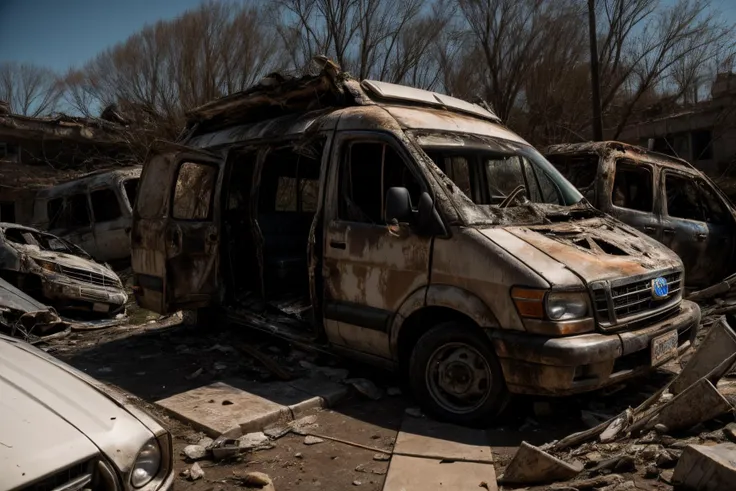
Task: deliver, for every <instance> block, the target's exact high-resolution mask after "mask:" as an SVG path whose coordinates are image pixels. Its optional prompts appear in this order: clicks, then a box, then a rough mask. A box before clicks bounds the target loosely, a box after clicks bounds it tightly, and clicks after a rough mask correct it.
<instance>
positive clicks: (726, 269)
mask: <svg viewBox="0 0 736 491" xmlns="http://www.w3.org/2000/svg"><path fill="white" fill-rule="evenodd" d="M544 153H545V155H546V156H547V157H548V158H549V160H550V161H552V163H553V164H555V166H556V167H557V168H558V169H559V170H560V171H561V172H563V174H565V175H566V177H568V178H569V179H570V180H572V181H573V182H575V184H576V185H578V187H579V188H581V192H583V194H585V196H586V198H588V200H589V201H590V202H591V204H593V205H594V206H595V207H596V208H598V209H600V210H601V211H603V212H605V213H608V214H610V215H611V216H614V217H616V218H618V219H619V220H621V221H622V222H624V223H626V224H628V225H630V226H631V227H634V228H635V229H637V230H639V231H640V232H641V233H643V234H646V235H648V236H649V237H651V238H653V239H656V240H657V241H659V242H661V243H663V244H664V245H666V246H667V247H669V248H670V249H672V250H674V251H675V252H676V253H677V254H678V255H679V256H680V258H681V259H682V261H683V263H684V265H685V272H686V279H687V285H688V287H704V286H708V285H710V284H713V283H714V282H717V281H719V280H720V279H722V278H723V277H725V276H728V274H730V273H731V272H733V270H734V269H735V268H736V258H735V257H734V247H736V210H734V208H733V205H732V204H731V202H730V201H729V200H728V198H727V197H726V196H725V195H724V194H723V193H722V192H721V191H720V189H719V188H718V186H717V185H715V184H714V183H713V182H712V181H711V180H710V179H709V178H708V177H707V176H706V175H705V174H704V173H702V172H700V171H699V170H697V169H695V168H694V167H693V166H691V165H690V164H688V163H687V162H686V161H684V160H681V159H677V158H674V157H670V156H667V155H663V154H659V153H656V152H651V151H647V150H645V149H643V148H640V147H636V146H633V145H628V144H624V143H619V142H588V143H576V144H562V145H553V146H551V147H548V148H547V149H545V150H544ZM617 171H618V173H619V174H622V176H623V177H622V176H619V177H618V178H617ZM634 171H639V172H641V173H643V174H641V175H643V176H646V178H645V179H644V180H642V181H640V182H639V183H638V185H639V186H640V187H646V188H648V189H649V192H650V193H651V199H650V200H646V201H645V202H644V203H642V202H634V200H633V199H631V197H630V196H621V192H622V191H626V189H627V188H626V187H625V186H626V185H627V182H626V181H625V179H626V176H627V174H626V173H628V175H629V176H630V175H633V174H632V172H634ZM583 175H585V176H587V177H585V178H583V177H582V176H583ZM592 177H595V179H594V181H592V182H591V184H590V185H583V183H584V182H587V181H588V180H591V178H592ZM576 180H578V181H577V182H576ZM668 182H669V183H670V184H669V187H668ZM690 183H694V184H695V186H694V187H693V188H692V191H693V192H695V193H699V194H698V196H694V197H693V198H692V199H694V200H695V201H696V202H695V203H691V202H689V201H687V198H680V196H681V195H677V194H674V193H676V192H678V189H681V188H682V187H683V186H689V185H690ZM636 184H637V183H635V184H629V189H633V188H631V186H633V185H636ZM687 192H688V193H689V192H690V190H688V191H687ZM668 193H669V194H668ZM699 197H700V198H699ZM677 200H684V201H681V202H682V203H685V204H687V205H689V206H687V207H686V208H691V209H693V211H687V210H681V209H676V210H673V209H671V208H673V207H674V205H679V202H678V201H677ZM700 200H702V203H699V202H698V201H700ZM700 206H702V207H703V210H702V213H700V214H701V215H702V216H699V217H696V216H693V215H695V214H696V213H697V212H696V211H694V209H696V208H698V207H700ZM680 208H682V206H680ZM691 213H692V215H691ZM682 215H688V216H684V217H683V216H682ZM714 258H718V259H717V260H714Z"/></svg>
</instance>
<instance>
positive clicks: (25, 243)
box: [0, 223, 128, 315]
mask: <svg viewBox="0 0 736 491" xmlns="http://www.w3.org/2000/svg"><path fill="white" fill-rule="evenodd" d="M0 276H2V277H3V278H5V279H6V280H7V281H9V282H10V283H11V284H13V285H15V286H16V287H18V288H19V289H21V290H22V291H24V292H26V293H28V294H29V295H31V296H33V297H35V298H37V299H39V300H42V301H45V302H47V303H49V304H51V305H53V306H54V307H56V308H57V309H58V310H60V311H62V310H76V311H84V312H94V313H98V314H104V315H115V314H117V313H119V312H121V311H122V310H124V309H125V302H126V301H127V300H128V296H127V294H126V293H125V290H124V288H123V284H122V282H121V281H120V278H119V277H118V276H117V275H116V274H115V272H114V271H112V270H111V269H110V268H108V267H107V266H105V265H102V264H98V263H96V262H94V261H93V260H92V258H91V257H90V256H89V255H88V254H87V253H86V252H84V251H83V250H82V249H80V248H79V247H77V246H75V245H73V244H71V243H69V242H67V241H65V240H64V239H61V238H59V237H56V236H54V235H51V234H49V233H46V232H40V231H38V230H36V229H33V228H30V227H24V226H21V225H15V224H11V223H0Z"/></svg>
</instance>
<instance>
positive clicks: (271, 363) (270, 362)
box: [238, 344, 294, 380]
mask: <svg viewBox="0 0 736 491" xmlns="http://www.w3.org/2000/svg"><path fill="white" fill-rule="evenodd" d="M238 349H239V350H240V351H242V352H243V353H245V354H247V355H250V356H252V357H253V358H255V359H256V360H258V361H259V362H260V363H261V364H262V365H263V366H264V367H266V369H267V370H268V371H269V372H271V373H273V374H274V375H275V376H276V377H277V378H279V379H280V380H292V379H293V378H294V375H292V374H291V372H289V371H288V370H286V369H285V368H283V367H282V366H281V365H279V364H278V363H277V362H276V361H275V360H274V359H273V358H271V357H270V356H268V355H267V354H265V353H262V352H261V351H259V350H258V349H256V348H255V347H253V346H251V345H249V344H239V345H238Z"/></svg>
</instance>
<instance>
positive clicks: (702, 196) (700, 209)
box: [664, 173, 727, 223]
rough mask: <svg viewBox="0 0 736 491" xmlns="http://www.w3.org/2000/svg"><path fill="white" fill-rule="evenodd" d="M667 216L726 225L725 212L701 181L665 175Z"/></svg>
mask: <svg viewBox="0 0 736 491" xmlns="http://www.w3.org/2000/svg"><path fill="white" fill-rule="evenodd" d="M664 186H665V192H666V194H667V214H668V215H669V216H671V217H676V218H684V219H686V220H696V221H698V222H706V223H725V222H726V221H727V217H726V213H725V210H724V209H723V206H721V204H720V203H719V201H718V199H717V198H716V196H715V195H714V194H713V192H712V191H711V190H709V189H707V188H706V187H705V186H704V183H702V182H701V181H699V180H696V179H693V178H689V177H684V176H678V175H674V174H670V173H667V174H665V182H664Z"/></svg>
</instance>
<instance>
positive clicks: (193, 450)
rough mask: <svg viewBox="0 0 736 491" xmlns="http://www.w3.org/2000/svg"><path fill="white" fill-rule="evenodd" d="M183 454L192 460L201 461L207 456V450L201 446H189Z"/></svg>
mask: <svg viewBox="0 0 736 491" xmlns="http://www.w3.org/2000/svg"><path fill="white" fill-rule="evenodd" d="M182 453H183V454H184V455H186V456H187V458H188V459H190V460H200V459H203V458H205V457H206V456H207V449H206V448H205V447H203V446H201V445H187V446H186V447H184V450H182Z"/></svg>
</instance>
